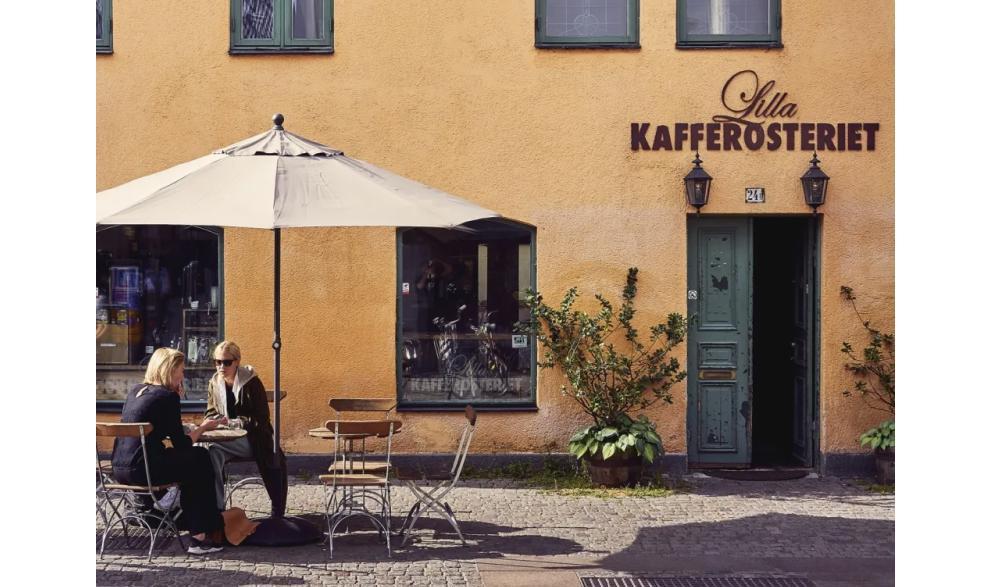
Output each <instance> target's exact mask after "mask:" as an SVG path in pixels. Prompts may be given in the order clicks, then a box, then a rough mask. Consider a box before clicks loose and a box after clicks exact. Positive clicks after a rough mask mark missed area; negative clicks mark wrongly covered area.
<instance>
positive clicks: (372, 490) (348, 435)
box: [319, 420, 401, 558]
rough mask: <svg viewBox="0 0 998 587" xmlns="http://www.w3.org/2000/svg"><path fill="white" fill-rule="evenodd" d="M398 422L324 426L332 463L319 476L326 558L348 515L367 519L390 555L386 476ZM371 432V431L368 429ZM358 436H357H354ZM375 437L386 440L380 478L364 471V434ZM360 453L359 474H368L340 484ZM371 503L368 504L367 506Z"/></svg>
mask: <svg viewBox="0 0 998 587" xmlns="http://www.w3.org/2000/svg"><path fill="white" fill-rule="evenodd" d="M400 425H401V422H399V421H398V420H330V421H327V422H326V428H327V429H328V430H330V431H331V432H332V433H333V463H334V465H337V464H338V465H339V466H334V467H331V472H330V474H328V475H320V476H319V479H320V481H322V483H323V490H324V492H325V497H326V500H325V508H326V509H325V517H326V529H327V533H328V537H327V539H328V540H329V557H330V558H332V557H333V536H334V534H335V533H336V529H337V528H338V527H339V526H340V524H342V523H343V522H344V521H346V520H347V519H349V518H352V517H356V516H359V517H363V518H366V519H368V520H370V521H371V523H372V524H374V526H375V528H376V529H377V530H378V535H379V536H380V535H384V536H385V545H386V547H387V549H388V556H391V555H392V544H391V513H392V492H391V483H390V481H389V478H388V475H389V471H390V470H391V456H392V436H393V435H394V433H395V430H396V429H397V428H398V427H399V426H400ZM372 430H373V431H374V432H373V433H372V432H371V431H372ZM358 436H359V437H358ZM368 436H377V437H378V438H385V439H386V450H385V459H384V462H385V463H387V467H385V470H384V477H381V476H380V475H375V474H370V473H365V472H364V471H365V470H366V469H365V466H364V465H365V463H366V460H367V437H368ZM357 440H360V442H361V449H360V451H356V450H355V449H354V442H355V441H357ZM358 455H359V456H360V467H359V470H360V471H361V473H360V474H362V475H365V476H367V477H369V479H365V480H361V481H360V482H359V483H350V484H346V483H340V481H341V480H342V481H344V482H345V481H346V477H347V476H349V475H352V474H353V473H352V472H353V471H354V470H355V469H357V467H356V466H355V458H356V457H357V456H358ZM368 502H371V507H369V506H368Z"/></svg>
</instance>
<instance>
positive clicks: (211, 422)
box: [188, 417, 229, 442]
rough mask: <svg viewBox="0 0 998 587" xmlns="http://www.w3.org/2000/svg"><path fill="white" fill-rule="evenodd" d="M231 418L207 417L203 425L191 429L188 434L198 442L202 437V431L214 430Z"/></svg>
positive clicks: (192, 439)
mask: <svg viewBox="0 0 998 587" xmlns="http://www.w3.org/2000/svg"><path fill="white" fill-rule="evenodd" d="M228 422H229V420H228V419H227V418H224V417H223V418H205V419H204V421H203V422H201V425H200V426H198V427H197V428H195V429H194V430H192V431H191V433H190V434H189V435H188V436H190V437H191V442H197V441H198V439H200V438H201V433H203V432H207V431H208V430H214V429H215V428H218V427H219V426H221V425H223V424H227V423H228Z"/></svg>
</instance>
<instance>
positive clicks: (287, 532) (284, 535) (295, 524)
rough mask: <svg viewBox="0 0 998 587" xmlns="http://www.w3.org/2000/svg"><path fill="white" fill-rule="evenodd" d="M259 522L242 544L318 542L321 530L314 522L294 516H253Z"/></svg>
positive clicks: (267, 544)
mask: <svg viewBox="0 0 998 587" xmlns="http://www.w3.org/2000/svg"><path fill="white" fill-rule="evenodd" d="M253 521H254V522H260V525H259V526H257V528H256V531H255V532H253V533H252V534H250V535H249V536H247V537H246V540H245V541H244V542H243V544H250V545H253V546H297V545H300V544H309V543H312V542H318V541H319V540H321V539H322V531H321V530H320V529H319V528H318V527H316V526H315V525H314V524H312V523H310V522H308V521H307V520H303V519H301V518H296V517H290V518H285V517H280V518H277V517H274V518H254V520H253Z"/></svg>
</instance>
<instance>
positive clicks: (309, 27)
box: [291, 0, 325, 39]
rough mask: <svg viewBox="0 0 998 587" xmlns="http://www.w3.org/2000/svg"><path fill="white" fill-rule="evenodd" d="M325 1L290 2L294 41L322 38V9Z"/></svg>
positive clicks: (297, 0)
mask: <svg viewBox="0 0 998 587" xmlns="http://www.w3.org/2000/svg"><path fill="white" fill-rule="evenodd" d="M323 4H325V0H292V1H291V27H292V36H293V37H294V38H295V39H321V38H322V36H323V35H322V22H323V20H324V19H323V14H322V7H323Z"/></svg>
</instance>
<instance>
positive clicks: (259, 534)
mask: <svg viewBox="0 0 998 587" xmlns="http://www.w3.org/2000/svg"><path fill="white" fill-rule="evenodd" d="M273 346H274V467H275V468H278V467H280V462H281V457H280V452H279V451H280V450H281V229H280V228H275V229H274V345H273ZM284 487H285V490H286V488H287V482H286V481H285V484H284ZM285 507H287V504H285ZM256 521H258V522H259V523H260V524H259V525H258V526H257V527H256V530H255V531H254V532H253V534H250V535H249V536H248V537H246V540H245V544H255V545H257V546H289V545H294V544H307V543H309V542H316V541H318V540H319V539H320V538H322V532H321V531H320V530H319V528H318V527H316V526H315V525H313V524H312V523H311V522H309V521H308V520H305V519H302V518H299V517H297V516H291V517H287V516H285V515H284V513H281V514H280V515H272V516H271V517H269V518H262V519H258V520H256Z"/></svg>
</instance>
